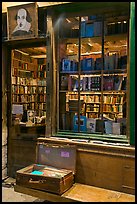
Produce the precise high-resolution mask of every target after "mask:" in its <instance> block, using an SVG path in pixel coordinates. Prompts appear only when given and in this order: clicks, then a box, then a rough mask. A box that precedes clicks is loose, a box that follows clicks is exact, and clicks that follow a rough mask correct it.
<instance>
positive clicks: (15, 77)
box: [11, 50, 46, 117]
mask: <svg viewBox="0 0 137 204" xmlns="http://www.w3.org/2000/svg"><path fill="white" fill-rule="evenodd" d="M11 66H12V104H20V105H23V109H24V110H33V111H34V112H35V115H36V116H38V117H41V116H46V64H45V62H44V63H43V64H40V63H39V61H38V59H35V58H33V57H30V56H28V55H25V54H22V53H21V52H19V51H16V50H12V65H11Z"/></svg>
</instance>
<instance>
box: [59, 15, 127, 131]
mask: <svg viewBox="0 0 137 204" xmlns="http://www.w3.org/2000/svg"><path fill="white" fill-rule="evenodd" d="M67 22H69V29H70V27H71V32H70V30H69V29H68V32H67V26H66V24H67ZM74 24H75V25H74ZM64 25H65V27H66V30H65V33H64V34H63V31H61V33H60V39H59V42H60V53H59V60H60V64H59V91H60V92H59V93H60V98H61V97H62V95H64V94H65V97H63V98H64V103H65V104H66V106H64V107H66V108H65V109H64V111H63V114H65V113H66V115H67V114H68V112H69V106H68V103H69V102H70V101H71V100H74V99H75V100H83V101H84V107H83V108H82V110H77V111H76V112H75V115H78V112H79V111H80V115H82V116H86V118H87V120H88V119H95V120H97V119H100V120H103V121H104V122H105V121H106V120H107V121H110V122H114V123H118V121H120V120H121V121H122V120H123V118H124V116H123V106H124V99H125V97H126V91H127V87H126V86H127V84H126V81H127V52H128V51H127V49H128V48H127V42H128V35H127V32H128V19H127V16H115V17H111V16H109V15H108V16H107V15H106V17H105V20H104V30H103V32H104V39H103V37H102V20H101V16H99V15H96V16H83V17H81V22H80V24H78V17H76V18H75V17H73V18H69V19H67V21H66V19H64V24H62V26H64ZM79 26H80V28H81V31H80V33H81V36H80V38H79V36H78V30H79ZM79 45H80V48H79ZM102 49H103V51H102ZM103 60H104V64H103ZM60 117H61V115H60ZM72 117H73V116H72ZM71 120H72V118H71ZM66 123H68V119H66ZM106 124H107V123H106ZM120 126H121V124H119V128H121V127H120ZM60 127H61V128H62V126H60ZM87 129H88V128H87ZM69 130H71V131H74V130H73V128H72V125H71V128H70V129H69ZM106 132H107V131H106ZM103 133H105V130H103ZM120 134H122V133H120Z"/></svg>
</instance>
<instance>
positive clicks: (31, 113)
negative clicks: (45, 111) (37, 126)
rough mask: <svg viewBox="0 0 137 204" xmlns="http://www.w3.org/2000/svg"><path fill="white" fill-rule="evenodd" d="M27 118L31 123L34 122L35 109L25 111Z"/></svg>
mask: <svg viewBox="0 0 137 204" xmlns="http://www.w3.org/2000/svg"><path fill="white" fill-rule="evenodd" d="M27 120H28V121H31V122H32V123H33V124H34V123H35V111H34V110H28V111H27Z"/></svg>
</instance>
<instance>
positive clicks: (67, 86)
mask: <svg viewBox="0 0 137 204" xmlns="http://www.w3.org/2000/svg"><path fill="white" fill-rule="evenodd" d="M125 81H126V77H123V76H118V75H117V76H104V77H103V90H104V91H106V90H108V91H110V90H118V91H119V90H126V87H125V86H126V83H125ZM79 86H80V91H100V90H101V77H83V78H81V79H80V83H79V82H78V77H76V76H73V75H69V76H66V75H65V76H64V75H63V76H61V79H60V90H68V91H78V89H79Z"/></svg>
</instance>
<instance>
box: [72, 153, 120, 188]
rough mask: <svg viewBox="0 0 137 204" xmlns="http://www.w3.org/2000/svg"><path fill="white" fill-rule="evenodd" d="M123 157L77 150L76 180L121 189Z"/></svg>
mask: <svg viewBox="0 0 137 204" xmlns="http://www.w3.org/2000/svg"><path fill="white" fill-rule="evenodd" d="M121 168H122V158H119V157H115V156H110V155H105V154H104V155H101V154H98V153H96V154H95V153H89V152H82V151H77V165H76V172H77V174H76V182H79V183H83V184H88V185H93V186H98V187H103V188H107V189H113V190H115V189H116V190H119V191H120V190H121V182H122V181H121V179H122V178H121V176H122V175H121Z"/></svg>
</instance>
